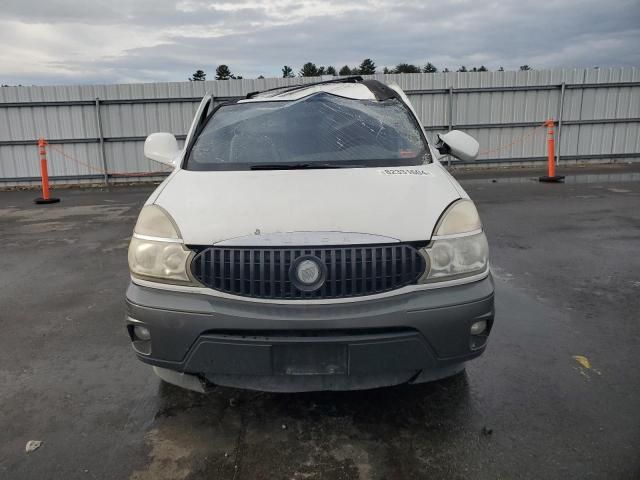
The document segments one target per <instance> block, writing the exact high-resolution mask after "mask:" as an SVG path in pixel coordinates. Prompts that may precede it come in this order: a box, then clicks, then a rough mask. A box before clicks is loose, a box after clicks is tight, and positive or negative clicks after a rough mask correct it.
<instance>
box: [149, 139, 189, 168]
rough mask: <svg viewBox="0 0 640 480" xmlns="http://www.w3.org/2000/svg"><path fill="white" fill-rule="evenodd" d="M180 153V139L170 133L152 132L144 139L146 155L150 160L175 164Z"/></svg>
mask: <svg viewBox="0 0 640 480" xmlns="http://www.w3.org/2000/svg"><path fill="white" fill-rule="evenodd" d="M178 155H180V148H179V147H178V141H177V140H176V137H174V136H173V135H171V134H170V133H152V134H151V135H149V136H148V137H147V139H146V140H145V141H144V156H145V157H147V158H148V159H149V160H155V161H156V162H160V163H164V164H166V165H171V166H173V165H175V161H176V158H177V157H178Z"/></svg>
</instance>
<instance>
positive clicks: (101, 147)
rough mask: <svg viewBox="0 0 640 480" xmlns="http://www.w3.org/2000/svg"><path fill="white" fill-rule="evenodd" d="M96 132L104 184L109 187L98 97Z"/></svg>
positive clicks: (98, 99) (97, 98)
mask: <svg viewBox="0 0 640 480" xmlns="http://www.w3.org/2000/svg"><path fill="white" fill-rule="evenodd" d="M96 130H97V132H98V140H100V146H99V149H100V159H101V160H102V170H103V171H104V184H105V185H109V172H108V171H107V156H106V154H105V151H104V135H103V134H102V119H101V118H100V98H99V97H96Z"/></svg>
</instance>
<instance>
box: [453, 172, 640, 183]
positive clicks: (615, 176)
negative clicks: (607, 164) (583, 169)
mask: <svg viewBox="0 0 640 480" xmlns="http://www.w3.org/2000/svg"><path fill="white" fill-rule="evenodd" d="M558 173H559V174H562V172H558ZM540 175H542V173H540ZM538 177H539V175H536V176H522V177H495V178H491V177H486V178H469V179H465V178H464V177H462V178H459V179H458V181H459V182H460V184H461V185H486V184H488V183H539V181H538ZM564 181H565V183H571V184H573V183H580V184H586V183H618V182H638V181H640V172H626V173H587V174H584V175H583V174H579V175H567V176H566V178H565V180H564Z"/></svg>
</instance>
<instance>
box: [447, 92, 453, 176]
mask: <svg viewBox="0 0 640 480" xmlns="http://www.w3.org/2000/svg"><path fill="white" fill-rule="evenodd" d="M451 130H453V85H452V86H450V87H449V131H451ZM450 166H451V155H449V156H448V157H447V167H450Z"/></svg>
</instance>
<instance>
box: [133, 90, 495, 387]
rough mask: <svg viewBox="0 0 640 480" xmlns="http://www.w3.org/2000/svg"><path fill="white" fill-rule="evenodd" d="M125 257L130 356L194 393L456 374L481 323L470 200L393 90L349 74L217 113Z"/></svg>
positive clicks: (167, 158)
mask: <svg viewBox="0 0 640 480" xmlns="http://www.w3.org/2000/svg"><path fill="white" fill-rule="evenodd" d="M144 150H145V155H146V156H147V157H148V158H150V159H154V160H158V161H161V162H165V163H168V164H171V165H174V166H175V169H174V170H173V172H172V173H171V175H169V177H168V178H167V179H166V180H165V181H164V182H163V183H162V184H161V185H160V186H159V187H158V188H157V189H156V191H155V192H154V193H153V194H152V195H151V196H150V197H149V199H148V200H147V202H146V204H145V206H144V208H143V209H142V211H141V213H140V216H139V218H138V222H137V224H136V226H135V230H134V234H133V238H132V240H131V245H130V247H129V267H130V270H131V284H130V286H129V289H128V290H127V319H126V321H127V330H128V332H129V335H130V337H131V341H132V344H133V348H134V350H135V352H136V354H137V356H138V358H139V359H140V360H142V361H143V362H145V363H148V364H150V365H153V367H154V370H155V372H156V373H157V374H158V375H159V376H160V377H161V378H162V379H164V380H165V381H167V382H170V383H174V384H178V385H181V386H183V387H185V388H190V389H193V390H198V391H205V390H206V389H207V387H208V386H210V385H226V386H234V387H241V388H249V389H257V390H268V391H307V390H349V389H364V388H374V387H380V386H387V385H396V384H400V383H415V382H424V381H430V380H435V379H438V378H443V377H446V376H450V375H453V374H455V373H457V372H459V371H460V370H462V369H463V368H464V363H465V362H466V361H467V360H470V359H472V358H474V357H477V356H478V355H480V354H481V353H482V351H483V350H484V348H485V346H486V343H487V338H488V335H489V332H490V330H491V327H492V324H493V317H494V301H493V296H494V293H493V292H494V288H493V281H492V279H491V275H490V272H489V262H488V247H487V240H486V237H485V234H484V232H483V229H482V224H481V223H480V219H479V217H478V213H477V211H476V208H475V206H474V204H473V202H472V201H471V200H469V197H468V196H467V194H466V193H465V192H464V190H463V189H462V188H461V187H460V185H459V184H458V183H457V182H456V181H455V180H454V179H453V177H451V176H450V175H449V174H448V172H447V171H446V170H445V169H444V168H443V167H442V165H441V164H440V162H439V161H438V159H439V157H440V155H441V154H445V153H446V154H451V155H453V156H457V157H458V158H463V159H471V158H474V157H475V156H476V155H477V152H478V143H477V142H476V141H475V140H474V139H473V138H471V137H469V136H468V135H466V134H464V133H462V132H459V131H452V132H449V133H447V134H445V135H442V136H438V142H437V143H436V144H435V145H431V144H430V143H429V142H428V140H427V138H426V136H425V133H424V130H423V129H422V127H421V126H420V124H419V122H418V118H417V116H416V114H415V112H414V110H413V108H412V106H411V104H410V102H409V100H408V98H407V97H406V95H405V94H404V92H402V90H401V89H400V88H399V87H398V86H397V85H386V84H383V83H381V82H378V81H375V80H362V78H360V77H350V78H341V79H338V80H333V81H328V82H321V83H317V84H310V85H309V84H307V85H301V86H293V87H292V86H289V87H282V88H278V89H273V90H269V91H266V92H260V93H253V94H249V95H247V98H246V99H242V100H238V101H235V102H229V103H225V104H222V105H217V106H215V107H214V106H213V98H212V97H211V96H206V97H205V98H204V99H203V101H202V103H201V105H200V107H199V109H198V111H197V113H196V116H195V119H194V122H193V125H192V126H191V129H190V131H189V134H188V136H187V139H186V143H185V148H184V149H179V148H178V144H177V142H176V139H175V137H174V136H173V135H171V134H168V133H155V134H153V135H150V136H149V137H148V138H147V140H146V142H145V147H144Z"/></svg>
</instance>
